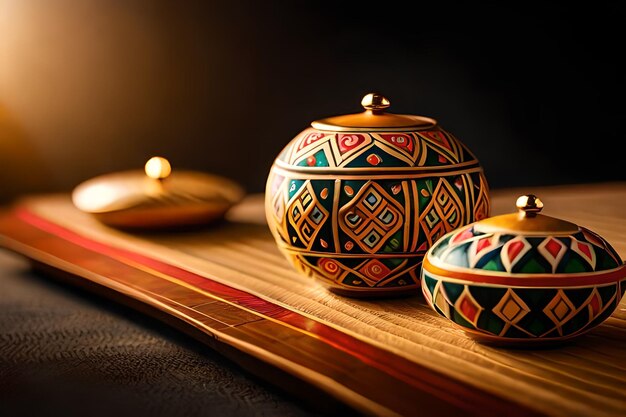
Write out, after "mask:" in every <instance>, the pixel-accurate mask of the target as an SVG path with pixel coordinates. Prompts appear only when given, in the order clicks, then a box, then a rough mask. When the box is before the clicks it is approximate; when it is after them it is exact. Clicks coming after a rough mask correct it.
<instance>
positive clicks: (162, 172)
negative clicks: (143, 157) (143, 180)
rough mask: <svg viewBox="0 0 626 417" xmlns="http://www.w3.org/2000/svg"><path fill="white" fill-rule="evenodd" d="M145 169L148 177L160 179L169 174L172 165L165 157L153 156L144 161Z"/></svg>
mask: <svg viewBox="0 0 626 417" xmlns="http://www.w3.org/2000/svg"><path fill="white" fill-rule="evenodd" d="M145 170H146V175H147V176H149V177H150V178H154V179H159V180H162V179H163V178H167V177H168V176H169V175H170V173H171V172H172V166H171V165H170V163H169V161H168V160H167V159H165V158H161V157H160V156H153V157H152V158H150V159H149V160H148V162H146V166H145Z"/></svg>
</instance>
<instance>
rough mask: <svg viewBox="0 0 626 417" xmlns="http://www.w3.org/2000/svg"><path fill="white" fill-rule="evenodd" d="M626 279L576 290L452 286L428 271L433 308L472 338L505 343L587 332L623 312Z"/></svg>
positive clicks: (425, 279) (425, 286)
mask: <svg viewBox="0 0 626 417" xmlns="http://www.w3.org/2000/svg"><path fill="white" fill-rule="evenodd" d="M625 284H626V280H623V281H621V285H620V282H619V281H618V282H613V283H609V284H602V285H589V286H583V287H573V288H560V289H551V288H532V287H510V288H498V287H490V286H488V285H481V284H476V283H469V282H468V283H463V282H458V281H455V282H448V281H447V280H446V278H442V277H439V276H436V275H434V274H431V273H430V272H429V271H426V270H423V271H422V291H423V293H424V298H425V299H426V301H427V303H428V304H429V305H430V306H431V308H433V309H434V310H435V311H436V312H437V313H439V314H440V315H442V316H444V317H446V318H448V319H449V320H451V321H452V322H453V323H455V324H456V325H458V326H460V327H461V328H463V329H464V330H466V331H467V333H468V334H469V335H470V336H474V337H476V338H478V339H479V340H480V339H481V336H482V339H483V340H484V339H487V340H498V341H500V342H504V343H506V342H511V343H515V342H519V341H523V340H529V341H531V340H550V339H552V340H556V339H564V338H569V337H574V336H577V335H580V334H582V333H585V332H587V331H589V330H591V329H592V328H594V327H596V326H597V325H599V324H600V323H602V322H603V321H604V320H606V319H607V318H608V317H609V316H610V315H611V314H612V313H613V311H615V309H616V308H617V306H618V304H619V302H620V300H621V298H622V297H623V295H624V290H625V289H626V285H625Z"/></svg>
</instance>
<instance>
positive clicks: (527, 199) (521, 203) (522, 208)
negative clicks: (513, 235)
mask: <svg viewBox="0 0 626 417" xmlns="http://www.w3.org/2000/svg"><path fill="white" fill-rule="evenodd" d="M515 205H516V206H517V208H518V209H519V212H520V214H522V215H524V216H525V217H535V216H536V215H537V213H539V212H540V211H541V209H542V208H543V202H542V201H541V200H540V199H539V197H537V196H536V195H534V194H526V195H522V196H520V197H519V198H518V199H517V201H516V202H515Z"/></svg>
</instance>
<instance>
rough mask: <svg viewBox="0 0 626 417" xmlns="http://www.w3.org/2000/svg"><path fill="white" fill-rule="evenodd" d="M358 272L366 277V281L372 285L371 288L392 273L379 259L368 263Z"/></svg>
mask: <svg viewBox="0 0 626 417" xmlns="http://www.w3.org/2000/svg"><path fill="white" fill-rule="evenodd" d="M358 271H359V272H360V273H361V274H363V275H364V276H365V277H366V280H365V281H366V282H367V283H368V284H370V286H373V285H375V284H376V283H377V282H378V281H380V280H381V279H383V278H385V277H386V276H388V275H389V274H390V273H391V270H390V269H389V268H388V267H387V266H386V265H385V264H383V263H382V262H380V261H379V260H378V259H372V260H370V261H368V262H366V263H365V264H364V265H363V266H362V267H361V268H359V269H358Z"/></svg>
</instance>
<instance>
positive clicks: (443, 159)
mask: <svg viewBox="0 0 626 417" xmlns="http://www.w3.org/2000/svg"><path fill="white" fill-rule="evenodd" d="M437 160H438V161H439V162H441V163H442V164H445V163H446V162H448V160H447V159H446V157H445V156H443V155H439V156H438V157H437Z"/></svg>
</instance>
